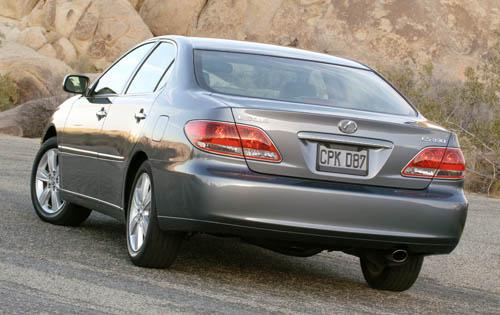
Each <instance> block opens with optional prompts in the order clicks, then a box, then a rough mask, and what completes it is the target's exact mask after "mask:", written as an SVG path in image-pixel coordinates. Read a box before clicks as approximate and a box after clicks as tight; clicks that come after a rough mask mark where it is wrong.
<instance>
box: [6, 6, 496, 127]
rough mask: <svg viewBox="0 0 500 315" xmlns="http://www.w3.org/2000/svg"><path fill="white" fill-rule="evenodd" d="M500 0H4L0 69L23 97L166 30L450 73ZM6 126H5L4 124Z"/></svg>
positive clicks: (478, 42) (479, 44)
mask: <svg viewBox="0 0 500 315" xmlns="http://www.w3.org/2000/svg"><path fill="white" fill-rule="evenodd" d="M497 30H500V1H498V0H468V1H462V0H418V1H417V0H182V1H178V0H1V1H0V43H1V44H0V75H3V76H4V77H5V76H6V77H8V78H9V79H11V80H13V81H14V83H15V84H16V85H17V86H18V87H19V96H18V97H16V100H15V102H16V103H24V102H27V101H30V100H32V99H38V98H45V97H51V96H54V95H56V94H59V93H61V91H60V82H61V80H62V77H63V76H64V74H66V73H68V72H72V71H74V72H99V71H101V70H103V69H105V68H106V67H107V66H108V65H109V63H110V62H112V61H113V60H114V59H116V58H117V57H118V56H119V55H121V54H122V53H123V52H124V51H126V50H127V49H129V48H130V47H131V46H133V45H135V44H136V43H138V42H140V41H142V40H144V39H146V38H149V37H152V36H155V35H162V34H183V35H192V36H209V37H222V38H232V39H239V40H249V41H258V42H266V43H275V44H279V45H287V46H296V47H299V48H305V49H310V50H315V51H320V52H325V53H329V54H335V55H340V56H345V57H348V58H354V59H358V60H360V61H361V62H364V63H367V64H370V65H373V66H375V67H381V66H385V65H388V64H391V65H393V64H397V65H400V64H406V65H410V66H412V65H424V64H427V63H429V62H432V63H433V64H434V70H435V73H438V74H440V75H442V76H443V77H445V78H448V79H449V80H455V79H459V80H462V79H463V78H464V77H463V75H464V69H465V67H467V66H475V65H476V64H478V63H479V62H480V61H481V60H484V59H485V58H487V55H488V52H489V51H490V48H491V47H493V46H494V45H495V42H496V41H497V39H498V36H497V35H495V31H497ZM0 128H1V126H0Z"/></svg>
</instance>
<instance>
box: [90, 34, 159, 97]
mask: <svg viewBox="0 0 500 315" xmlns="http://www.w3.org/2000/svg"><path fill="white" fill-rule="evenodd" d="M152 45H153V43H149V44H145V45H142V46H140V47H137V48H136V49H134V50H132V51H131V52H129V53H128V54H127V55H126V56H125V57H123V58H122V59H120V60H119V61H118V62H117V63H116V64H114V65H113V67H111V68H110V69H109V70H108V71H107V72H106V73H105V74H104V75H103V76H102V77H101V78H100V79H99V82H97V85H96V87H95V88H94V92H93V94H94V95H100V94H119V93H121V92H122V91H123V88H124V87H125V84H127V81H128V79H129V78H130V76H131V75H132V73H133V72H134V70H135V68H136V67H137V65H138V64H139V62H141V60H142V59H143V58H144V56H145V55H146V53H147V52H148V51H149V49H151V47H152Z"/></svg>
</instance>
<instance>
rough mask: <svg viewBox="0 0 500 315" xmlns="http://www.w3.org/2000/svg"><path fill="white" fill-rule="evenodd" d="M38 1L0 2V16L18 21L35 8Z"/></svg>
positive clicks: (8, 0) (7, 0)
mask: <svg viewBox="0 0 500 315" xmlns="http://www.w3.org/2000/svg"><path fill="white" fill-rule="evenodd" d="M37 2H38V0H2V1H0V15H1V16H4V17H9V18H13V19H20V18H22V17H23V16H25V15H26V14H28V13H30V11H31V10H32V9H33V8H34V7H35V5H36V3H37Z"/></svg>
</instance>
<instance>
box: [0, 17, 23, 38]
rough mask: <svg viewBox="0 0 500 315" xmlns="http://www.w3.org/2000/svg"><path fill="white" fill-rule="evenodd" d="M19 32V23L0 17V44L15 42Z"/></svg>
mask: <svg viewBox="0 0 500 315" xmlns="http://www.w3.org/2000/svg"><path fill="white" fill-rule="evenodd" d="M20 33H21V31H20V30H19V21H17V20H14V19H11V18H6V17H1V16H0V43H1V42H2V41H6V40H8V41H16V40H17V37H18V36H19V34H20Z"/></svg>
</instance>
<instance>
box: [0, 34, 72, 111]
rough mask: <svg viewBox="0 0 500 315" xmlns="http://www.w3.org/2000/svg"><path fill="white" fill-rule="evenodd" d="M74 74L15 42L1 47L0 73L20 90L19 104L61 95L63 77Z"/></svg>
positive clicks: (52, 60) (6, 43) (50, 59)
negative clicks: (6, 75) (6, 76)
mask: <svg viewBox="0 0 500 315" xmlns="http://www.w3.org/2000/svg"><path fill="white" fill-rule="evenodd" d="M71 71H72V70H71V68H70V67H68V66H67V65H66V64H65V63H64V62H62V61H60V60H57V59H54V58H49V57H46V56H44V55H42V54H40V53H38V52H36V51H34V50H33V49H31V48H29V47H26V46H22V45H20V44H17V43H13V42H5V43H3V44H2V46H0V73H1V74H3V75H5V74H8V76H9V77H10V78H11V79H12V80H13V81H14V82H15V83H16V84H17V85H18V87H19V89H20V102H21V103H22V102H26V101H29V100H32V99H37V98H43V97H48V96H52V95H57V94H60V93H61V92H60V91H61V83H62V80H63V78H64V76H65V75H66V74H68V73H70V72H71Z"/></svg>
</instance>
